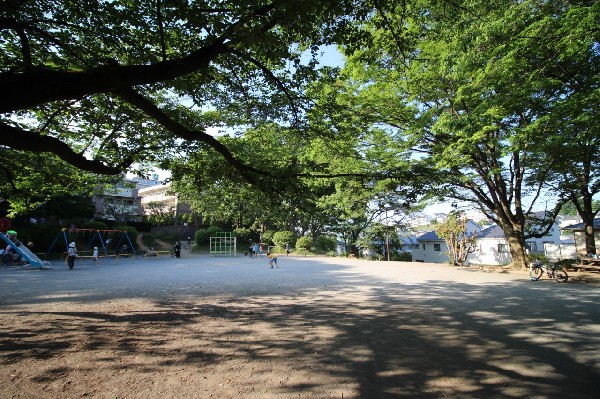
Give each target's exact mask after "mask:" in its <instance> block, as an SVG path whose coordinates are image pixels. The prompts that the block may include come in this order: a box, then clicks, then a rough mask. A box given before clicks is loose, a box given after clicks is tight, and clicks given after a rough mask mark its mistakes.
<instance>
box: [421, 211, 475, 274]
mask: <svg viewBox="0 0 600 399" xmlns="http://www.w3.org/2000/svg"><path fill="white" fill-rule="evenodd" d="M480 230H481V227H480V226H479V225H478V224H477V223H475V222H474V221H472V220H467V234H473V232H478V231H480ZM477 236H479V234H478V233H476V237H477ZM417 242H418V248H414V249H413V250H412V260H413V262H432V263H448V262H449V261H450V259H449V258H448V246H447V245H446V242H445V241H444V239H443V238H440V237H438V235H437V234H436V232H435V231H430V232H428V233H425V234H423V235H422V236H420V237H418V238H417Z"/></svg>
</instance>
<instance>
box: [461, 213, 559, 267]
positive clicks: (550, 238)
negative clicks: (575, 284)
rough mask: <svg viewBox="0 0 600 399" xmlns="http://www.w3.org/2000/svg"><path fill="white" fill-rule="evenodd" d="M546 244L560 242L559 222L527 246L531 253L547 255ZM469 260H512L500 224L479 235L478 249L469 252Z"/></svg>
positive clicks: (489, 262) (498, 262)
mask: <svg viewBox="0 0 600 399" xmlns="http://www.w3.org/2000/svg"><path fill="white" fill-rule="evenodd" d="M545 244H560V228H559V227H558V224H557V223H554V224H553V225H552V229H551V230H550V231H549V232H548V234H546V235H545V236H544V237H542V238H529V239H527V240H526V241H525V246H526V247H527V249H528V250H529V253H531V254H540V255H545V251H544V246H545ZM467 260H468V262H469V263H470V264H475V265H507V264H509V263H511V262H512V258H511V256H510V250H509V247H508V241H507V240H506V237H505V235H504V231H503V230H502V229H501V228H500V227H499V226H491V227H489V228H487V229H485V230H482V231H481V232H480V233H479V234H478V235H477V250H476V251H475V252H473V253H471V254H469V257H468V259H467Z"/></svg>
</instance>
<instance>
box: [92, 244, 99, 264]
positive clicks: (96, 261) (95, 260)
mask: <svg viewBox="0 0 600 399" xmlns="http://www.w3.org/2000/svg"><path fill="white" fill-rule="evenodd" d="M92 261H93V262H94V263H95V264H96V266H100V265H99V264H98V247H94V252H93V253H92Z"/></svg>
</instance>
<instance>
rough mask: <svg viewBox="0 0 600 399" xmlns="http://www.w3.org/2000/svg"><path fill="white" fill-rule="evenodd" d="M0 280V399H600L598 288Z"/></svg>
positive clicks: (375, 281)
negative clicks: (598, 398) (598, 396)
mask: <svg viewBox="0 0 600 399" xmlns="http://www.w3.org/2000/svg"><path fill="white" fill-rule="evenodd" d="M278 266H279V268H273V269H271V268H270V267H269V264H268V261H267V259H266V257H263V258H256V259H249V258H248V257H245V256H238V257H234V258H229V257H214V256H209V255H197V254H189V253H184V254H183V255H182V257H181V258H180V259H176V258H171V257H169V256H159V257H153V258H144V257H137V258H133V257H132V258H124V259H102V260H101V262H100V265H99V266H95V265H94V264H93V263H92V262H91V261H83V262H79V261H78V262H77V263H76V265H75V269H74V270H68V269H67V267H66V266H65V265H64V264H61V263H60V262H56V263H53V265H52V267H51V269H49V270H36V269H32V268H29V267H27V266H24V267H0V309H1V313H2V314H1V315H0V398H106V399H116V398H290V399H292V398H307V399H308V398H310V399H312V398H336V399H349V398H405V397H406V398H594V397H597V395H598V392H600V378H599V377H600V307H599V306H598V298H600V285H598V284H595V283H589V282H586V281H585V280H584V279H577V278H575V279H573V280H570V281H569V282H568V283H566V284H557V283H555V282H554V281H552V280H549V279H542V280H540V281H530V280H529V275H528V274H527V273H525V272H507V271H502V272H501V271H483V270H480V269H479V268H474V267H471V268H469V267H464V268H456V267H450V266H448V265H440V264H417V263H402V262H375V261H365V260H357V259H346V258H333V257H310V256H308V257H303V256H290V257H286V256H280V257H279V259H278Z"/></svg>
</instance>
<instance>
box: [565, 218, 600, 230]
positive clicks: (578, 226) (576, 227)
mask: <svg viewBox="0 0 600 399" xmlns="http://www.w3.org/2000/svg"><path fill="white" fill-rule="evenodd" d="M594 228H595V229H597V228H600V219H594ZM563 230H583V223H577V224H572V225H570V226H567V227H563Z"/></svg>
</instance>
